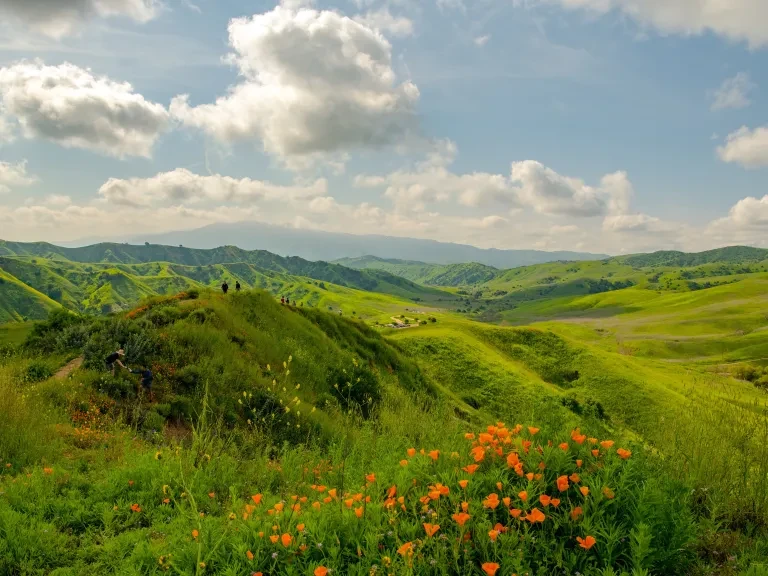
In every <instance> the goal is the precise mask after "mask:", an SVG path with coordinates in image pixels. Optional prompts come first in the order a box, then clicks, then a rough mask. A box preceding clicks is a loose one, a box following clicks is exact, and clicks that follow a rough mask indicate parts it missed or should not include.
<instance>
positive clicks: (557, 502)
mask: <svg viewBox="0 0 768 576" xmlns="http://www.w3.org/2000/svg"><path fill="white" fill-rule="evenodd" d="M549 503H550V504H552V506H554V507H555V508H557V507H558V506H560V498H550V499H549Z"/></svg>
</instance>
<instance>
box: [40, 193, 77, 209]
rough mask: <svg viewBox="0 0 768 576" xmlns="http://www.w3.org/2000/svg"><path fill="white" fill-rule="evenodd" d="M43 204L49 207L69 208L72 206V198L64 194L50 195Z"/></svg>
mask: <svg viewBox="0 0 768 576" xmlns="http://www.w3.org/2000/svg"><path fill="white" fill-rule="evenodd" d="M43 203H44V204H46V205H48V206H69V205H70V204H72V198H70V197H69V196H65V195H63V194H50V195H48V196H46V197H45V199H44V200H43Z"/></svg>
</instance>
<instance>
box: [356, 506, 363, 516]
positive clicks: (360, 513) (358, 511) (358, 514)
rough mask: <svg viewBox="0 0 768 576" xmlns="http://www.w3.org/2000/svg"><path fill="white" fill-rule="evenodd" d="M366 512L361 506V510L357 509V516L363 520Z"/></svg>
mask: <svg viewBox="0 0 768 576" xmlns="http://www.w3.org/2000/svg"><path fill="white" fill-rule="evenodd" d="M364 511H365V508H363V507H362V506H360V508H355V516H357V517H358V518H362V517H363V512H364Z"/></svg>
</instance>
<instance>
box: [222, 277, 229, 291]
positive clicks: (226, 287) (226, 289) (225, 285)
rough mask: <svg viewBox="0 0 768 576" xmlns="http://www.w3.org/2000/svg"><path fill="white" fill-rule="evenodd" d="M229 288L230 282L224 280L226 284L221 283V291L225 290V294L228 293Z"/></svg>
mask: <svg viewBox="0 0 768 576" xmlns="http://www.w3.org/2000/svg"><path fill="white" fill-rule="evenodd" d="M228 290H229V284H227V281H226V280H224V284H222V285H221V291H222V292H224V294H226V293H227V291H228Z"/></svg>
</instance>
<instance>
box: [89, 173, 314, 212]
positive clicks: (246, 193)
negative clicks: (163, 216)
mask: <svg viewBox="0 0 768 576" xmlns="http://www.w3.org/2000/svg"><path fill="white" fill-rule="evenodd" d="M327 187H328V186H327V183H326V181H325V180H323V179H319V180H317V181H315V182H313V183H311V184H309V185H306V186H280V185H277V184H271V183H269V182H262V181H260V180H251V179H250V178H242V179H236V178H231V177H229V176H221V175H219V174H214V175H211V176H200V175H198V174H193V173H192V172H190V171H189V170H186V169H183V168H177V169H176V170H173V171H172V172H164V173H161V174H158V175H156V176H153V177H152V178H131V179H130V180H120V179H117V178H110V179H109V180H108V181H107V182H106V183H104V185H103V186H102V187H101V188H100V189H99V195H100V196H102V197H103V198H104V199H106V200H107V201H108V202H110V203H112V204H118V205H123V206H133V207H141V206H151V205H154V204H159V203H163V202H174V203H184V202H192V203H195V202H202V201H206V200H207V201H213V202H220V203H221V202H229V203H237V204H247V203H253V202H258V201H261V200H285V199H293V200H297V199H308V198H313V197H316V196H323V195H325V194H326V192H327Z"/></svg>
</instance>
